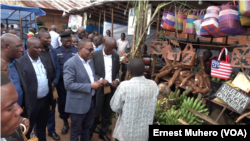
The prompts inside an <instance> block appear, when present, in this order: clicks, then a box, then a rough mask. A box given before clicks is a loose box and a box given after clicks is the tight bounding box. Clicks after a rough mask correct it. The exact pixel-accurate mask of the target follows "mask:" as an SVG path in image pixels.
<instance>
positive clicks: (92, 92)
mask: <svg viewBox="0 0 250 141" xmlns="http://www.w3.org/2000/svg"><path fill="white" fill-rule="evenodd" d="M78 57H79V58H80V60H81V61H82V64H83V66H84V68H85V70H86V71H87V73H88V76H89V79H90V82H91V83H94V82H95V81H94V75H93V72H92V69H91V67H90V65H89V62H90V61H91V60H88V61H87V62H85V60H83V59H82V58H81V57H80V56H79V55H78ZM90 93H91V95H92V96H94V95H95V90H94V89H91V92H90Z"/></svg>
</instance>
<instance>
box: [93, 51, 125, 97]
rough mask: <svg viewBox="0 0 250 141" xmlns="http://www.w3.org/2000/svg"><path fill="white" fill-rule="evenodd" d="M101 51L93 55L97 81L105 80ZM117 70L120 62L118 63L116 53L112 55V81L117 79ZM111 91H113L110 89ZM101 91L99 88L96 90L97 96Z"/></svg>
mask: <svg viewBox="0 0 250 141" xmlns="http://www.w3.org/2000/svg"><path fill="white" fill-rule="evenodd" d="M103 57H104V56H103V49H102V50H98V51H95V52H94V54H93V61H94V65H95V70H96V71H95V74H96V77H97V79H98V80H99V79H100V78H103V79H104V78H105V65H104V58H103ZM119 70H120V62H119V55H118V54H116V53H113V54H112V81H114V80H116V79H119ZM111 89H113V88H112V87H111ZM100 91H101V88H100V89H98V94H99V92H100Z"/></svg>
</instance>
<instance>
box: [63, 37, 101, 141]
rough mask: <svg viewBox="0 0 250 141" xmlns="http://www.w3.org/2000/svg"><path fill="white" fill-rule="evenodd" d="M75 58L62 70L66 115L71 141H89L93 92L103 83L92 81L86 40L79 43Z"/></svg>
mask: <svg viewBox="0 0 250 141" xmlns="http://www.w3.org/2000/svg"><path fill="white" fill-rule="evenodd" d="M77 46H78V49H79V51H78V54H76V55H75V56H73V57H71V58H70V59H69V60H68V61H66V62H65V64H64V67H63V79H64V86H65V89H66V90H67V98H66V106H65V112H67V113H69V114H70V118H71V133H70V141H78V140H79V136H81V141H89V140H90V137H89V135H90V134H89V131H90V128H91V126H92V125H93V121H94V117H95V107H96V101H97V99H96V97H97V96H96V90H97V89H98V88H100V87H102V81H98V80H97V78H96V77H95V69H94V63H93V61H92V60H91V58H92V56H93V52H94V49H93V45H92V43H91V42H90V41H89V40H87V39H85V40H80V41H79V43H78V45H77Z"/></svg>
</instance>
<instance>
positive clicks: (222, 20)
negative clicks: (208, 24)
mask: <svg viewBox="0 0 250 141" xmlns="http://www.w3.org/2000/svg"><path fill="white" fill-rule="evenodd" d="M219 30H220V31H221V32H224V33H226V34H228V35H239V34H242V33H246V32H247V29H246V28H245V27H242V26H241V23H240V17H239V14H238V8H237V7H236V6H235V5H232V4H230V3H228V4H226V5H222V6H221V7H220V14H219Z"/></svg>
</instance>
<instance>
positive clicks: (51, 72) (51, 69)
mask: <svg viewBox="0 0 250 141" xmlns="http://www.w3.org/2000/svg"><path fill="white" fill-rule="evenodd" d="M41 55H42V56H43V57H44V58H46V59H47V61H48V67H49V75H50V79H51V80H53V79H54V77H55V69H54V66H53V63H52V59H51V56H50V53H49V48H47V49H45V51H42V52H41Z"/></svg>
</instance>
